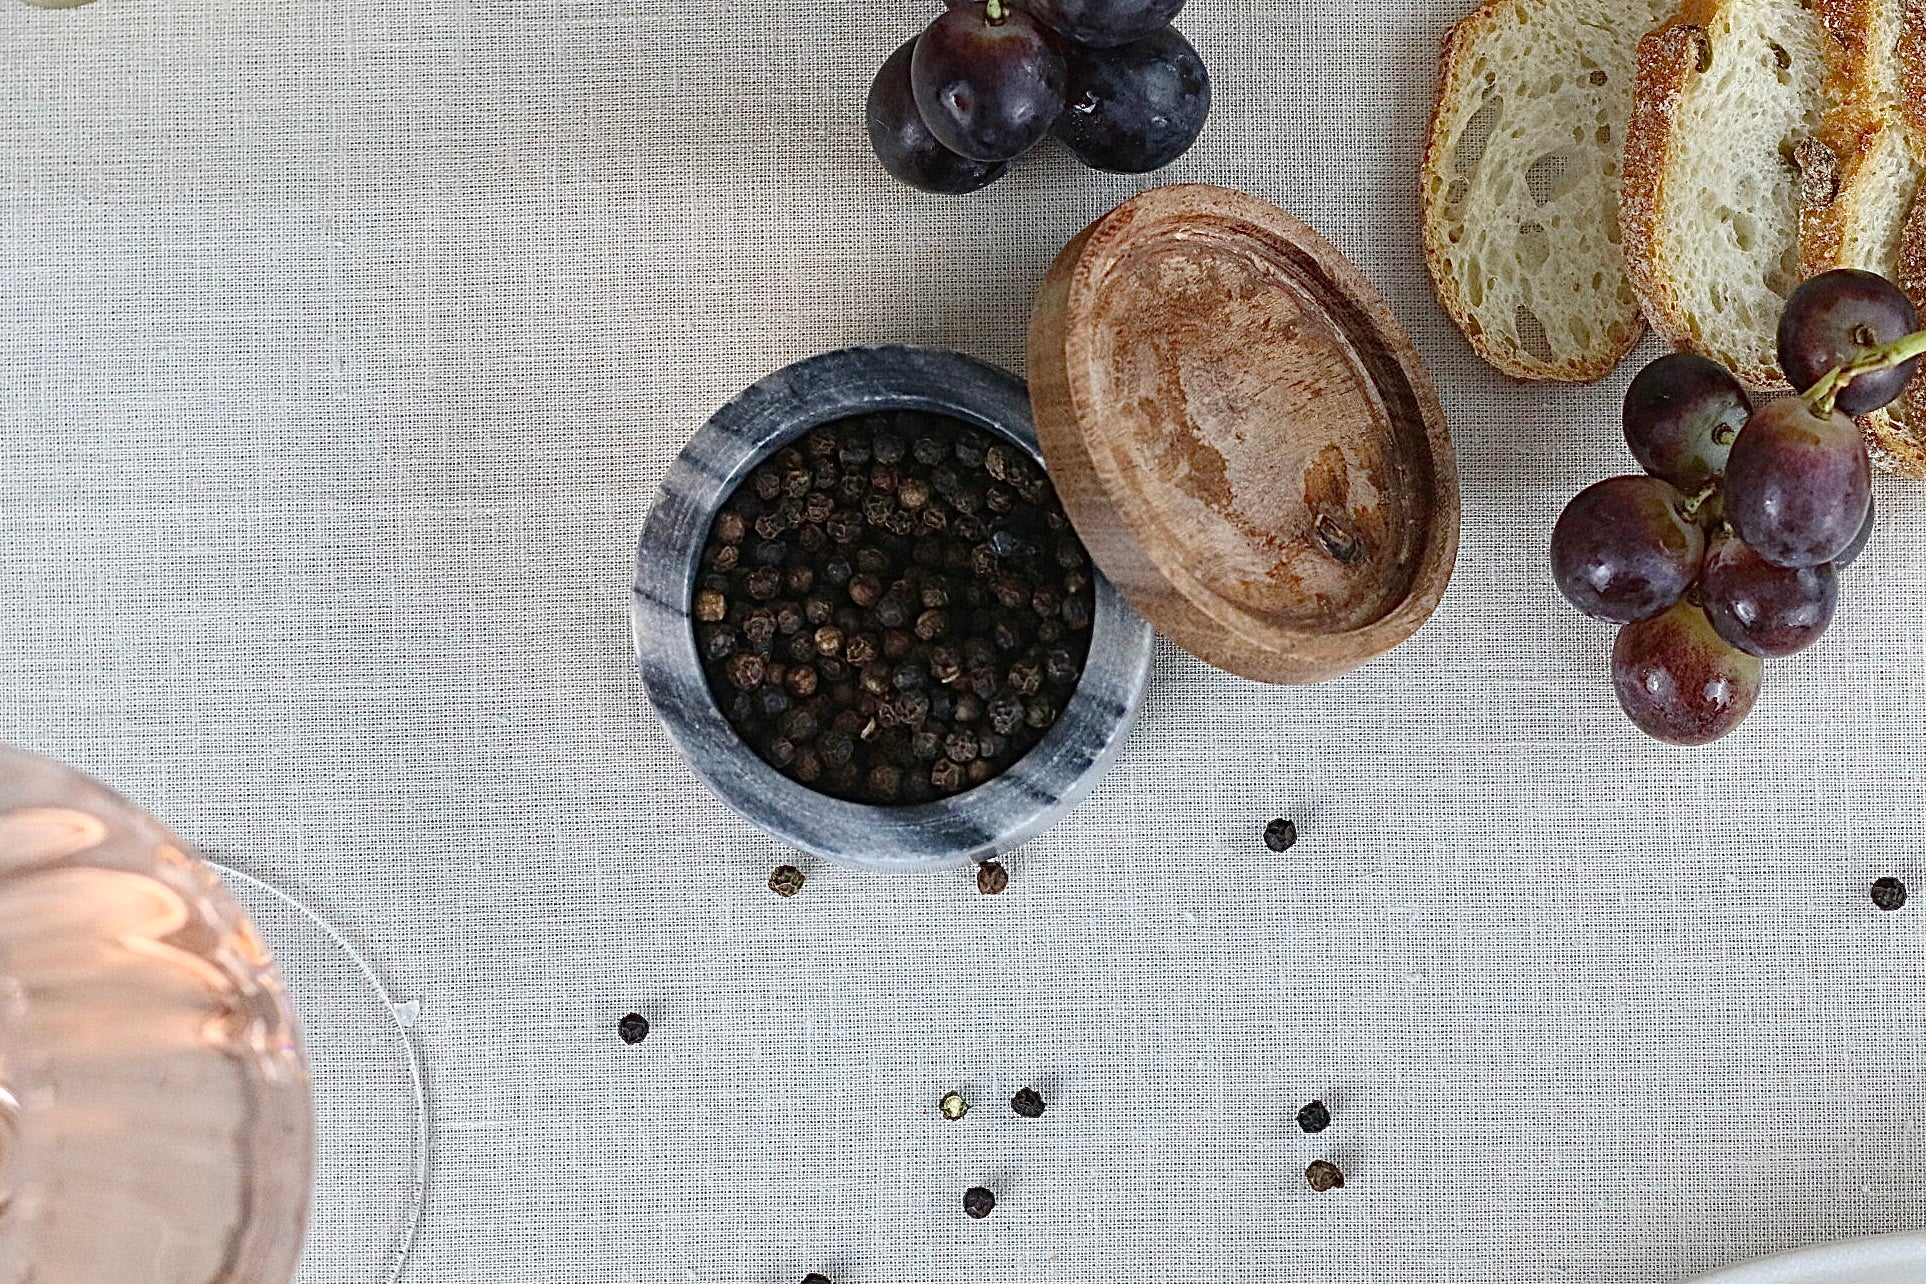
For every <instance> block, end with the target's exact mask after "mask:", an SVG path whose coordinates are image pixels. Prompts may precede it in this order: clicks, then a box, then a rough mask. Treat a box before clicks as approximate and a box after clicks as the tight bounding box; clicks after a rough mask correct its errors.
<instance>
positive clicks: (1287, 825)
mask: <svg viewBox="0 0 1926 1284" xmlns="http://www.w3.org/2000/svg"><path fill="white" fill-rule="evenodd" d="M1264 845H1265V846H1266V847H1268V848H1270V849H1271V850H1272V851H1274V852H1287V851H1289V850H1291V848H1293V847H1295V846H1297V822H1296V821H1294V820H1287V819H1286V818H1285V817H1283V816H1279V817H1278V818H1277V819H1276V820H1273V821H1272V822H1271V823H1270V824H1268V825H1266V826H1264Z"/></svg>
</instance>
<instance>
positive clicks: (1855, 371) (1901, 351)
mask: <svg viewBox="0 0 1926 1284" xmlns="http://www.w3.org/2000/svg"><path fill="white" fill-rule="evenodd" d="M1919 356H1926V330H1915V331H1913V333H1911V334H1909V335H1906V336H1904V337H1902V338H1898V339H1894V340H1893V341H1892V342H1891V343H1882V344H1880V345H1879V346H1878V347H1876V348H1867V349H1866V350H1865V352H1864V353H1863V354H1861V355H1860V356H1859V357H1857V358H1856V359H1854V360H1852V361H1847V362H1845V363H1843V364H1841V365H1836V366H1834V367H1833V368H1832V369H1830V370H1828V371H1826V373H1825V374H1824V375H1823V376H1821V377H1820V379H1819V382H1818V383H1815V384H1813V385H1812V387H1810V388H1808V389H1806V391H1805V393H1804V396H1805V399H1806V405H1807V406H1808V407H1810V408H1811V410H1812V413H1813V414H1815V415H1819V416H1821V417H1822V418H1823V417H1824V416H1826V415H1830V414H1831V413H1832V409H1833V403H1834V402H1835V401H1837V400H1838V399H1839V394H1840V393H1842V392H1844V391H1845V390H1846V386H1847V385H1848V384H1850V383H1851V382H1852V381H1853V380H1854V379H1856V378H1858V377H1859V376H1860V375H1866V374H1877V373H1878V372H1879V371H1881V370H1891V369H1893V368H1894V367H1896V366H1903V365H1905V364H1906V363H1907V362H1908V361H1911V360H1912V359H1913V358H1914V357H1919Z"/></svg>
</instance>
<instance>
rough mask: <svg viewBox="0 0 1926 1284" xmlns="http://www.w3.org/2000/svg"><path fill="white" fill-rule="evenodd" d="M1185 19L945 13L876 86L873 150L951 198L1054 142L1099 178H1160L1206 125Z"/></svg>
mask: <svg viewBox="0 0 1926 1284" xmlns="http://www.w3.org/2000/svg"><path fill="white" fill-rule="evenodd" d="M1183 5H1184V0H948V7H947V8H946V9H945V10H944V12H943V13H942V15H941V16H939V17H938V18H937V19H936V20H935V21H934V22H932V23H930V25H929V26H927V27H925V28H924V29H923V32H922V34H921V35H918V36H917V37H916V38H914V39H913V40H910V41H908V42H906V43H905V44H904V45H903V46H902V47H901V48H899V49H897V51H896V52H895V53H893V54H891V55H890V56H889V61H887V62H885V63H884V64H883V69H882V70H881V71H880V72H878V73H877V74H876V80H875V83H874V84H872V85H871V86H870V89H869V141H870V145H871V146H872V147H874V148H875V149H876V155H877V157H878V158H879V159H880V160H881V161H882V162H883V168H884V169H886V170H888V171H889V172H890V173H891V174H892V175H894V176H895V177H897V178H898V179H901V180H902V181H903V182H905V183H908V184H909V185H910V186H911V187H917V188H921V189H922V190H923V191H926V192H939V193H949V194H955V193H962V192H974V191H976V190H977V189H978V188H982V187H987V186H989V185H990V184H991V183H994V182H995V181H996V180H997V179H999V178H1001V177H1003V175H1004V173H1005V172H1006V171H1008V169H1009V168H1010V163H1011V162H1012V161H1014V160H1015V159H1016V158H1017V157H1019V156H1021V155H1022V154H1023V153H1025V152H1027V151H1029V150H1030V149H1031V148H1033V147H1035V146H1036V145H1037V144H1038V143H1040V142H1042V141H1043V139H1044V138H1045V137H1046V136H1051V135H1054V136H1055V138H1056V139H1057V141H1058V142H1060V143H1062V144H1063V145H1064V147H1066V148H1068V149H1069V151H1070V153H1071V155H1073V156H1075V157H1076V158H1077V159H1078V160H1080V161H1082V162H1083V163H1084V164H1086V165H1089V166H1091V167H1092V168H1093V169H1103V170H1110V171H1112V172H1114V173H1120V174H1143V173H1148V172H1149V171H1151V170H1153V169H1162V168H1163V167H1164V166H1166V165H1168V164H1170V162H1172V161H1174V160H1176V159H1177V158H1178V157H1179V156H1181V155H1183V154H1184V153H1185V152H1186V151H1188V150H1189V149H1190V145H1191V144H1192V143H1194V142H1196V141H1197V135H1198V134H1200V133H1202V132H1203V128H1204V118H1205V117H1206V116H1208V115H1209V114H1210V75H1209V73H1207V72H1206V71H1205V70H1204V63H1203V60H1202V59H1200V58H1199V57H1198V56H1197V51H1196V50H1195V49H1193V48H1191V46H1190V42H1189V41H1188V40H1185V39H1184V37H1183V36H1182V35H1181V34H1179V33H1178V31H1177V29H1176V28H1174V27H1172V26H1171V25H1170V20H1171V19H1172V18H1174V17H1176V16H1177V11H1178V10H1179V9H1181V8H1183Z"/></svg>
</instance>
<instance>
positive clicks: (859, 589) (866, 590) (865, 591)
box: [848, 573, 883, 608]
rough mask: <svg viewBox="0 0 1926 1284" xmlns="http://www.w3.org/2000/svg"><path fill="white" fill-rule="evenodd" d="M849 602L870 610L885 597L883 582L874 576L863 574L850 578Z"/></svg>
mask: <svg viewBox="0 0 1926 1284" xmlns="http://www.w3.org/2000/svg"><path fill="white" fill-rule="evenodd" d="M848 592H849V600H850V601H852V602H854V603H855V604H856V605H857V606H860V607H864V608H868V607H872V606H875V605H876V601H877V599H878V598H880V597H882V595H883V582H882V581H881V580H879V579H877V578H876V577H875V576H874V575H870V574H867V573H865V574H862V575H856V576H852V577H850V581H849V589H848Z"/></svg>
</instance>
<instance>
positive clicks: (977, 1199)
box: [963, 1186, 996, 1222]
mask: <svg viewBox="0 0 1926 1284" xmlns="http://www.w3.org/2000/svg"><path fill="white" fill-rule="evenodd" d="M963 1211H964V1213H965V1214H967V1215H968V1216H970V1217H974V1218H975V1219H976V1220H977V1221H979V1222H980V1221H982V1220H983V1219H984V1218H985V1217H988V1216H989V1215H990V1214H991V1213H993V1212H995V1211H996V1194H995V1192H994V1191H992V1190H991V1189H990V1188H989V1187H988V1186H972V1187H970V1188H969V1189H968V1190H966V1191H964V1192H963Z"/></svg>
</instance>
